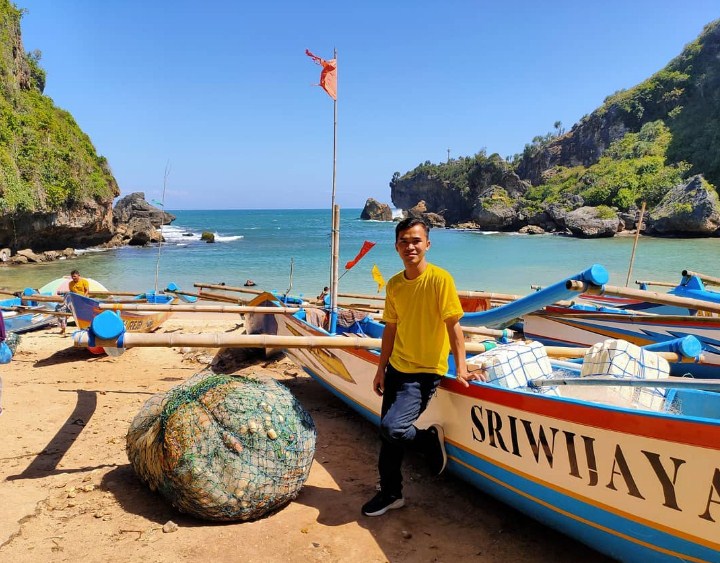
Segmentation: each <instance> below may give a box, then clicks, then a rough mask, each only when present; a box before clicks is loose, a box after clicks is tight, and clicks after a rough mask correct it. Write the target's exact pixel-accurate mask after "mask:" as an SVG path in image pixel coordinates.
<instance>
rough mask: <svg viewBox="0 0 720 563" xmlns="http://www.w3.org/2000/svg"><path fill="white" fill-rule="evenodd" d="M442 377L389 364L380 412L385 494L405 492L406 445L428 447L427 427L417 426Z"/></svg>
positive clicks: (381, 472)
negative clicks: (404, 459)
mask: <svg viewBox="0 0 720 563" xmlns="http://www.w3.org/2000/svg"><path fill="white" fill-rule="evenodd" d="M440 379H441V377H440V376H439V375H436V374H434V373H403V372H400V371H398V370H396V369H395V368H394V367H392V366H391V365H390V364H388V366H387V369H386V370H385V391H384V393H383V401H382V411H381V413H380V438H381V439H382V444H381V446H380V460H379V461H378V470H379V472H380V488H381V489H382V491H383V492H384V493H385V494H388V495H393V496H397V497H399V496H401V495H402V473H401V471H400V468H401V466H402V461H403V456H404V454H405V449H406V448H410V449H412V450H416V451H421V452H423V451H425V450H426V448H427V446H428V443H429V433H428V431H427V430H419V429H417V428H415V421H416V420H417V419H418V417H419V416H420V415H421V414H422V413H423V411H424V410H425V408H426V407H427V405H428V402H429V401H430V399H431V398H432V396H433V395H434V394H435V390H436V389H437V386H438V384H439V383H440Z"/></svg>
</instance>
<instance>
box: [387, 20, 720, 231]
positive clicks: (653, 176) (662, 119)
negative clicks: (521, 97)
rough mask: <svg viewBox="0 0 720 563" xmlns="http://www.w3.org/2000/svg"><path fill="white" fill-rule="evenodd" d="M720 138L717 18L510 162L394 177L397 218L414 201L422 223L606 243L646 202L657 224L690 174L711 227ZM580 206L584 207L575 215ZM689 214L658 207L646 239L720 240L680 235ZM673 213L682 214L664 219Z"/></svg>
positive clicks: (479, 162)
mask: <svg viewBox="0 0 720 563" xmlns="http://www.w3.org/2000/svg"><path fill="white" fill-rule="evenodd" d="M718 131H720V20H718V21H715V22H712V23H711V24H709V25H707V26H706V27H705V29H704V30H703V32H702V33H701V35H700V36H699V37H698V38H697V39H696V40H695V41H693V42H692V43H690V44H689V45H687V46H686V47H685V49H684V50H683V52H682V53H681V54H680V55H679V56H678V57H676V58H675V59H673V60H672V61H670V63H668V65H667V66H666V67H665V68H664V69H662V70H660V71H659V72H657V73H656V74H654V75H653V76H651V77H650V78H648V79H647V80H645V81H644V82H642V83H641V84H638V85H637V86H635V87H634V88H631V89H629V90H624V91H620V92H617V93H615V94H613V95H611V96H609V97H608V98H607V99H606V100H605V102H604V103H603V105H602V106H601V107H600V108H598V109H596V110H595V111H593V112H592V113H591V114H590V115H588V116H585V117H583V118H582V119H581V120H580V121H579V122H578V123H577V124H575V125H574V126H573V127H572V128H571V129H570V131H568V132H567V133H565V132H563V131H562V130H560V129H559V128H558V131H557V132H556V133H555V134H552V133H548V134H547V135H545V136H538V137H536V138H535V139H533V141H532V143H529V144H528V145H526V146H525V150H524V151H523V153H522V154H519V155H516V157H515V158H514V159H502V158H501V157H500V156H498V155H497V154H493V155H490V156H487V155H486V153H485V152H484V151H482V152H480V153H478V154H476V155H475V156H474V157H462V158H458V159H454V160H451V161H449V162H447V163H441V164H432V163H430V162H425V163H423V164H420V165H419V166H417V167H416V168H415V169H414V170H411V171H409V172H406V173H405V174H402V175H401V174H400V173H398V172H396V173H395V174H394V176H393V178H392V180H391V182H390V189H391V200H392V202H393V204H394V205H395V206H396V207H398V208H402V209H405V210H407V209H409V208H411V207H414V206H416V205H417V204H418V203H419V202H421V201H422V202H424V204H425V206H426V208H427V212H428V213H436V214H440V215H442V216H443V217H444V219H445V220H446V222H447V223H448V224H449V225H458V224H463V226H469V225H474V226H476V227H477V228H481V229H492V230H509V231H510V230H511V231H514V230H520V229H525V230H527V228H528V227H533V228H532V232H539V231H543V230H545V231H551V232H562V233H567V234H573V235H575V236H588V237H590V236H612V235H613V234H614V232H615V231H616V230H622V229H623V228H633V227H634V219H633V218H634V217H635V215H636V213H637V209H638V208H639V207H640V204H641V203H642V202H646V203H647V205H648V208H649V210H650V216H653V215H652V211H653V208H654V207H656V206H660V205H661V203H662V201H663V198H664V196H665V194H667V193H669V192H670V191H674V192H675V193H676V194H677V193H680V192H683V190H685V189H686V186H687V185H688V183H689V182H690V175H692V174H696V175H698V174H699V175H701V176H702V177H704V179H702V177H701V176H698V178H700V179H699V180H696V181H695V183H694V184H693V185H697V186H699V187H697V189H692V190H691V191H692V193H694V194H695V193H697V194H700V195H697V196H696V197H695V198H694V199H695V200H698V201H699V200H702V202H703V204H704V205H706V206H709V209H708V210H706V211H705V213H706V215H707V216H708V217H715V216H716V214H717V213H718V212H719V211H720V205H719V204H718V203H717V190H716V186H718V185H720V137H718V134H717V132H718ZM571 202H572V203H571ZM581 207H583V208H587V209H583V210H582V211H578V210H579V208H581ZM685 207H686V203H681V204H678V205H670V206H667V205H665V208H664V209H663V211H662V216H663V221H662V222H660V223H657V224H656V227H655V228H653V229H652V230H651V231H648V232H652V233H653V234H657V235H660V234H662V235H671V234H675V235H688V236H717V235H718V234H719V233H720V231H719V230H718V229H717V227H715V226H714V225H715V223H714V220H707V221H704V222H703V221H698V222H696V223H694V224H693V226H692V227H689V226H688V227H687V228H686V227H685V226H684V225H686V223H684V222H683V220H682V213H683V212H684V211H683V210H684V209H685ZM591 208H597V210H596V211H593V210H592V209H591ZM668 210H669V211H668ZM672 210H676V211H677V212H678V213H679V215H678V216H677V217H675V218H673V217H670V216H668V213H670V215H672V213H673V211H672ZM570 212H573V215H572V216H570V215H568V214H569V213H570ZM656 215H658V213H656ZM661 225H662V226H661ZM669 225H672V227H669Z"/></svg>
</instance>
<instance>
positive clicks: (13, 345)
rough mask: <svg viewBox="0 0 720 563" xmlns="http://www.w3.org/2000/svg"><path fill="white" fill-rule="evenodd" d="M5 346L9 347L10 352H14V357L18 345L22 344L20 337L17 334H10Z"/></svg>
mask: <svg viewBox="0 0 720 563" xmlns="http://www.w3.org/2000/svg"><path fill="white" fill-rule="evenodd" d="M5 344H7V345H8V348H10V351H11V352H12V355H13V356H14V355H15V351H16V350H17V347H18V344H20V335H19V334H16V333H14V332H8V333H7V337H6V338H5Z"/></svg>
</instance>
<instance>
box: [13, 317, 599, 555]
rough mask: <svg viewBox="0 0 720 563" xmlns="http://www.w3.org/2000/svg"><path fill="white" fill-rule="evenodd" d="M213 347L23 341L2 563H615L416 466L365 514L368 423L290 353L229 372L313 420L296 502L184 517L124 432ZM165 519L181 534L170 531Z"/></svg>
mask: <svg viewBox="0 0 720 563" xmlns="http://www.w3.org/2000/svg"><path fill="white" fill-rule="evenodd" d="M180 330H182V331H183V332H197V333H199V332H211V331H218V332H219V331H231V330H242V326H241V324H240V323H239V321H238V317H236V316H231V315H225V316H224V317H223V316H221V315H214V316H210V315H206V316H204V317H203V318H202V319H198V318H197V317H192V318H190V317H189V316H188V315H186V316H184V317H179V318H173V319H171V320H170V321H168V322H167V323H166V324H165V325H164V326H163V328H162V329H161V331H162V332H171V331H180ZM216 352H217V350H208V349H205V350H194V349H177V348H175V349H164V348H135V349H131V350H128V351H127V352H126V353H125V354H123V355H122V356H120V357H116V358H112V357H108V356H92V355H90V354H89V353H88V351H87V350H84V349H76V348H73V346H72V339H71V338H70V337H67V336H65V337H63V336H61V335H59V334H57V329H56V328H55V329H48V330H43V331H38V332H34V333H29V334H26V335H23V336H22V341H21V343H20V346H19V349H18V353H17V354H16V356H15V358H14V360H13V361H12V362H11V363H10V364H8V365H4V366H0V377H2V380H3V394H2V401H3V407H4V412H3V414H2V416H0V429H1V430H2V440H0V506H2V510H0V561H3V562H5V561H8V562H9V561H12V562H13V563H21V562H26V561H27V562H30V561H32V562H36V561H79V560H83V561H89V562H93V561H98V562H100V561H103V562H104V561H125V562H130V563H132V562H141V561H142V562H146V561H153V562H165V561H167V562H175V561H178V560H200V559H202V560H205V561H247V562H260V561H358V562H359V561H469V560H472V561H489V562H493V561H497V562H500V561H525V562H535V561H537V562H540V561H556V562H563V561H568V562H570V561H579V560H583V561H585V562H586V563H592V562H596V561H607V559H606V558H605V557H603V556H602V555H600V554H598V553H596V552H595V551H593V550H591V549H589V548H586V547H585V546H583V545H581V544H579V543H577V542H575V541H573V540H571V539H568V538H567V537H565V536H563V535H562V534H559V533H557V532H554V531H552V530H550V529H548V528H546V527H544V526H543V525H541V524H539V523H537V522H535V521H533V520H531V519H530V518H528V517H526V516H524V515H522V514H520V513H518V512H516V511H514V510H513V509H511V508H508V507H507V506H505V505H503V504H501V503H499V502H497V501H495V500H494V499H492V498H490V497H487V496H486V495H484V494H482V493H481V492H479V491H477V490H476V489H474V488H472V487H470V486H469V485H467V484H465V483H464V482H462V481H460V480H459V479H457V478H455V477H454V476H452V475H449V474H444V475H441V476H440V477H432V476H429V475H428V473H427V472H426V470H425V467H424V465H423V463H422V460H420V459H418V458H415V457H412V456H409V457H408V458H407V461H406V465H405V476H406V489H405V493H406V499H407V506H406V507H405V508H403V509H401V510H396V511H392V512H390V513H388V514H387V515H385V516H382V517H379V518H367V517H364V516H362V515H361V514H360V506H361V505H362V504H363V502H365V501H366V500H367V499H368V498H369V497H370V496H372V494H374V486H375V482H376V469H375V466H376V460H377V452H378V447H379V442H378V438H377V433H376V431H375V428H374V427H373V426H372V425H371V424H370V423H368V422H366V421H365V420H364V419H362V418H361V417H360V416H359V415H357V414H355V413H354V412H352V411H351V410H350V409H349V408H348V407H346V406H345V405H344V404H343V403H341V402H340V401H339V400H338V399H336V398H335V397H333V396H332V395H330V394H329V393H328V392H327V391H325V390H324V389H322V388H321V387H320V386H319V385H318V384H316V383H315V382H314V381H313V380H312V379H310V378H309V377H308V376H306V375H305V374H304V373H303V372H301V370H300V369H299V368H297V367H296V366H295V365H294V364H292V363H291V362H290V361H289V360H287V359H285V358H282V357H280V358H275V359H272V360H264V359H257V358H256V359H253V360H251V361H247V362H244V363H243V364H242V365H241V367H240V368H239V369H238V370H235V373H244V374H252V375H254V376H255V377H258V378H275V379H277V380H278V381H280V382H282V383H283V384H285V385H287V387H288V388H289V389H290V390H291V391H292V392H293V393H294V394H295V396H296V397H297V398H298V399H299V400H300V402H301V403H302V404H303V406H304V407H305V409H306V410H307V411H308V412H309V413H310V414H311V415H312V417H313V419H314V421H315V424H316V426H317V430H318V440H317V448H316V453H315V461H314V463H313V466H312V470H311V472H310V477H309V479H308V481H307V482H306V484H305V486H304V487H303V489H302V491H301V492H300V495H299V496H298V497H297V498H296V499H295V500H294V501H293V502H291V503H289V504H288V505H286V506H285V507H283V508H282V509H280V510H279V511H277V512H275V513H272V514H270V515H268V516H266V517H264V518H262V519H260V520H257V521H254V522H245V523H230V524H218V523H211V522H205V521H202V520H199V519H197V518H194V517H190V516H187V515H183V514H181V513H179V512H178V511H177V510H175V509H174V508H173V507H172V506H171V505H170V504H169V503H168V502H167V501H165V500H164V499H163V498H162V497H161V496H160V495H159V494H157V493H153V492H151V491H150V490H149V489H148V488H147V487H146V486H145V485H143V484H142V483H141V482H140V480H139V479H138V478H137V477H136V475H135V473H134V471H133V469H132V467H131V466H130V464H129V462H128V459H127V456H126V453H125V435H126V432H127V430H128V427H129V424H130V421H131V420H132V418H133V417H134V416H135V414H136V413H137V412H138V410H139V409H140V407H141V406H142V404H143V403H144V402H145V401H146V400H147V399H148V398H149V397H150V396H151V395H152V394H154V393H156V392H159V391H165V390H167V389H170V388H171V387H173V386H174V385H177V384H178V383H179V382H181V381H184V380H185V379H187V378H188V377H190V376H192V375H193V374H195V373H197V372H199V371H201V370H202V369H204V368H206V367H207V365H208V364H209V363H210V362H211V360H212V358H213V356H214V355H215V353H216ZM226 371H228V370H226ZM168 521H172V522H174V523H176V524H177V526H178V528H177V530H176V531H174V532H165V531H163V526H164V525H165V524H166V523H168Z"/></svg>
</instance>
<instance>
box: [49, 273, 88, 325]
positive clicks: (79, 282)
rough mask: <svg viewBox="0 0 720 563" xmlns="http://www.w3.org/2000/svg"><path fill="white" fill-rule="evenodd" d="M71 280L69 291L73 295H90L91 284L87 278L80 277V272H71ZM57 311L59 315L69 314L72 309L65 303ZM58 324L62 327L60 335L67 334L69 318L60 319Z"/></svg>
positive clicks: (62, 317)
mask: <svg viewBox="0 0 720 563" xmlns="http://www.w3.org/2000/svg"><path fill="white" fill-rule="evenodd" d="M70 278H71V280H70V283H68V289H69V290H70V291H71V292H72V293H77V294H79V295H84V296H85V297H87V296H88V295H90V282H88V281H87V280H86V279H85V278H83V277H80V272H79V271H78V270H73V271H72V272H70ZM57 311H58V312H59V313H69V312H70V308H69V307H68V306H67V304H66V303H63V304H62V305H61V306H60V307H58V308H57ZM58 324H59V325H60V334H65V329H66V328H67V317H65V316H61V317H58Z"/></svg>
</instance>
